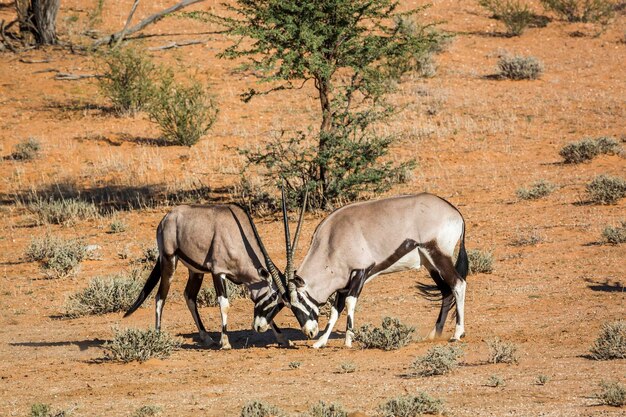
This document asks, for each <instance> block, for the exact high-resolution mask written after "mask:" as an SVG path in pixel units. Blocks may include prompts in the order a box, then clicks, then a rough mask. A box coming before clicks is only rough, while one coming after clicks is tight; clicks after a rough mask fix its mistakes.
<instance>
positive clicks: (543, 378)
mask: <svg viewBox="0 0 626 417" xmlns="http://www.w3.org/2000/svg"><path fill="white" fill-rule="evenodd" d="M549 380H550V377H549V376H548V375H544V374H541V375H537V385H546V384H547V383H548V381H549Z"/></svg>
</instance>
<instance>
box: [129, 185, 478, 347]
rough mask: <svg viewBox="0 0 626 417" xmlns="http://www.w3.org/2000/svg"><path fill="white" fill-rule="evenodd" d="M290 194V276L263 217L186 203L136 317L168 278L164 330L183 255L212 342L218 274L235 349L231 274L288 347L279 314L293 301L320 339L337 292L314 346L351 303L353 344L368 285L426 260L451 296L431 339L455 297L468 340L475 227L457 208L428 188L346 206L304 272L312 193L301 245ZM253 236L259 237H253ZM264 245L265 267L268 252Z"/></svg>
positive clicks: (159, 305)
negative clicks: (302, 249)
mask: <svg viewBox="0 0 626 417" xmlns="http://www.w3.org/2000/svg"><path fill="white" fill-rule="evenodd" d="M282 197H283V198H282V209H283V221H284V228H285V243H286V251H287V265H286V268H285V274H282V273H280V272H279V271H278V270H277V269H276V267H275V265H274V264H273V262H272V261H271V259H270V258H269V256H268V255H267V252H266V250H265V248H264V246H263V243H262V241H261V239H260V237H259V235H258V232H257V231H256V227H255V226H254V223H253V222H252V220H251V219H250V217H249V216H248V215H247V213H245V212H244V211H243V209H241V208H239V207H238V206H234V205H228V206H209V207H188V206H181V207H178V208H175V209H174V210H172V212H170V213H169V214H168V215H166V216H165V218H164V219H163V220H162V221H161V224H160V225H159V228H158V231H157V240H158V242H159V253H160V262H157V265H155V267H154V270H153V272H152V274H151V275H150V278H149V279H148V281H147V282H146V285H145V287H144V289H143V291H142V292H141V294H140V296H139V298H138V299H137V301H136V302H135V305H133V307H131V309H130V310H129V311H128V312H127V313H126V315H129V314H131V313H132V312H133V311H135V309H136V308H137V307H139V305H140V304H141V303H142V302H143V301H144V300H145V298H146V297H147V295H148V294H149V293H150V291H151V290H152V289H153V288H154V287H155V286H156V283H157V282H158V281H159V278H161V286H160V288H159V293H158V295H157V300H156V323H157V324H156V325H157V329H159V328H160V321H161V313H162V309H163V303H164V302H165V297H167V292H168V289H169V284H170V281H171V278H172V275H173V272H174V269H175V267H176V261H177V259H180V260H181V261H182V262H183V263H184V264H185V265H186V266H187V267H188V268H189V281H188V283H187V287H186V289H185V298H186V300H187V304H188V306H189V309H190V311H191V314H192V316H193V318H194V320H195V321H196V325H197V327H198V330H199V332H200V337H201V338H202V339H203V340H207V338H208V335H207V334H206V330H205V329H204V326H203V325H202V322H201V320H200V317H199V315H198V311H197V307H196V296H197V293H198V290H199V288H200V285H201V283H202V277H203V274H204V273H208V272H211V273H212V274H213V281H214V284H215V286H216V290H217V293H218V295H219V297H220V298H219V300H220V309H221V312H222V340H221V344H222V347H223V348H227V347H229V346H230V345H229V344H228V338H227V335H226V314H227V311H228V300H227V298H226V297H225V296H224V291H223V288H224V285H223V283H224V282H223V280H224V279H225V278H229V279H231V280H233V281H234V282H238V283H244V284H246V285H248V287H249V288H250V291H251V298H252V299H253V301H255V303H256V305H255V319H254V328H255V330H257V331H265V330H267V328H268V327H272V329H273V330H274V332H275V334H276V336H277V338H278V340H279V343H281V344H282V345H286V344H288V341H286V339H284V337H282V334H281V333H280V330H279V329H278V328H277V327H276V326H275V325H274V323H273V322H272V319H273V318H274V316H275V315H276V314H277V313H278V311H280V309H282V307H283V306H284V305H289V306H290V307H291V310H292V311H293V313H294V315H295V316H296V319H297V320H298V322H299V324H300V326H301V327H302V331H303V333H304V334H305V335H306V336H307V337H309V338H313V337H315V336H316V335H317V333H318V317H319V307H320V306H321V305H322V304H324V303H325V302H326V300H327V299H328V298H329V297H330V296H331V295H332V294H333V293H335V292H336V293H337V296H336V298H335V303H334V305H333V307H332V308H331V315H330V319H329V322H328V325H327V327H326V330H325V331H324V333H323V335H322V336H321V337H320V338H319V340H317V341H316V342H315V344H314V345H313V347H315V348H320V347H322V346H325V345H326V343H327V341H328V338H329V336H330V334H331V332H332V329H333V327H334V325H335V323H336V322H337V319H338V317H339V314H340V313H341V312H342V311H343V309H344V308H345V307H347V310H348V312H347V314H348V318H347V326H346V339H345V345H346V346H348V347H349V346H351V345H352V338H353V327H354V311H355V308H356V303H357V300H358V297H359V295H360V293H361V290H362V289H363V286H364V284H365V283H366V282H368V281H369V280H371V279H372V278H374V277H375V276H377V275H381V274H389V273H393V272H399V271H404V270H408V269H418V268H420V266H421V265H424V266H425V267H426V268H427V270H428V271H429V272H430V275H431V277H432V278H433V280H434V281H435V284H436V285H437V288H438V289H439V290H440V291H441V293H442V296H443V298H442V305H441V309H440V312H439V317H438V319H437V321H436V323H435V326H434V328H433V330H432V331H431V332H430V334H429V335H428V337H429V338H430V339H432V338H434V337H438V336H440V335H441V333H442V331H443V327H444V324H445V321H446V318H447V315H448V312H449V310H450V309H451V307H452V305H453V304H454V303H456V312H457V314H456V328H455V331H454V335H453V336H452V338H451V340H452V341H455V340H459V339H460V338H462V337H463V336H464V333H465V330H464V301H465V288H466V282H465V278H466V276H467V270H468V259H467V253H466V251H465V223H464V220H463V217H462V215H461V214H460V212H459V211H458V210H457V209H456V208H455V207H454V206H453V205H451V204H450V203H448V202H447V201H445V200H443V199H441V198H439V197H437V196H434V195H432V194H418V195H410V196H398V197H392V198H387V199H383V200H378V201H368V202H361V203H354V204H350V205H348V206H345V207H343V208H340V209H338V210H336V211H334V212H333V213H331V214H330V215H329V216H328V217H327V218H326V219H324V220H323V221H322V222H321V223H320V224H319V225H318V227H317V229H316V231H315V233H314V235H313V238H312V242H311V246H310V249H309V251H308V253H307V254H306V256H305V258H304V260H303V262H302V265H301V266H300V268H299V269H298V272H297V273H296V270H295V268H294V265H293V256H294V253H295V251H296V248H297V243H298V238H299V235H300V230H301V226H302V220H303V214H304V211H305V208H306V197H307V195H306V194H305V196H304V203H303V207H302V209H301V211H300V217H299V220H298V225H297V229H296V233H295V237H294V240H293V243H292V242H291V236H290V232H289V222H288V219H287V210H286V204H285V197H284V192H283V196H282ZM218 225H219V227H218ZM250 232H252V234H253V236H254V239H253V240H250V239H249V238H248V236H250ZM457 244H459V255H458V258H457V260H456V264H455V263H454V262H453V260H452V257H453V251H454V248H455V247H456V245H457ZM259 251H260V252H261V254H262V255H263V259H264V261H265V265H263V263H262V262H261V260H260V257H259V256H258V254H259ZM270 277H271V280H270ZM276 289H277V290H278V293H280V294H278V293H277V292H276Z"/></svg>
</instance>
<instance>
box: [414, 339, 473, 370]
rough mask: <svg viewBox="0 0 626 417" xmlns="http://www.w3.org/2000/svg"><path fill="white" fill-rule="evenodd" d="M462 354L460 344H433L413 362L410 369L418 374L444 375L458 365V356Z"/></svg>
mask: <svg viewBox="0 0 626 417" xmlns="http://www.w3.org/2000/svg"><path fill="white" fill-rule="evenodd" d="M461 356H463V347H462V346H460V345H445V346H434V347H432V348H430V349H429V350H428V352H426V355H424V356H420V357H418V358H417V359H415V361H414V362H413V365H412V370H413V373H414V374H415V375H418V376H434V375H444V374H447V373H449V372H451V371H452V370H453V369H455V368H456V367H457V366H458V365H459V358H460V357H461Z"/></svg>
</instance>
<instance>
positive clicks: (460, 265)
mask: <svg viewBox="0 0 626 417" xmlns="http://www.w3.org/2000/svg"><path fill="white" fill-rule="evenodd" d="M454 268H455V269H456V272H458V273H459V275H460V276H461V278H463V279H465V278H467V273H468V272H469V259H468V258H467V252H466V251H465V222H463V233H462V234H461V245H460V246H459V256H458V258H456V263H455V264H454Z"/></svg>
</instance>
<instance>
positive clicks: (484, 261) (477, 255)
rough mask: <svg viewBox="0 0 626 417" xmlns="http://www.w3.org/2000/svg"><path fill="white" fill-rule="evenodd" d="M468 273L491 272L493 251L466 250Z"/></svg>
mask: <svg viewBox="0 0 626 417" xmlns="http://www.w3.org/2000/svg"><path fill="white" fill-rule="evenodd" d="M467 259H468V260H469V274H470V275H473V274H491V273H492V272H493V253H491V252H485V251H481V250H478V249H470V250H468V251H467Z"/></svg>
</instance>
